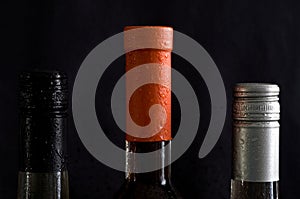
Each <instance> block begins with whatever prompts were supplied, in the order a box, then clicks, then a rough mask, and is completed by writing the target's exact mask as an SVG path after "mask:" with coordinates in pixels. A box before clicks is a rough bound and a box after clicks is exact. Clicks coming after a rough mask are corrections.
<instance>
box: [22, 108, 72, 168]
mask: <svg viewBox="0 0 300 199" xmlns="http://www.w3.org/2000/svg"><path fill="white" fill-rule="evenodd" d="M66 125H67V120H66V114H57V113H34V112H31V113H29V112H24V113H22V114H21V118H20V137H19V144H20V151H19V171H21V172H32V173H47V172H49V173H51V172H60V171H64V170H66V163H65V148H66V146H65V135H66Z"/></svg>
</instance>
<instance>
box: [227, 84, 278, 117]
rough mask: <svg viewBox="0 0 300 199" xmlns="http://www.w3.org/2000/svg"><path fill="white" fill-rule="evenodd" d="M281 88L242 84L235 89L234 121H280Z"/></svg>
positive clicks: (268, 85) (273, 85)
mask: <svg viewBox="0 0 300 199" xmlns="http://www.w3.org/2000/svg"><path fill="white" fill-rule="evenodd" d="M278 95H279V87H278V86H277V85H275V84H265V83H240V84H237V85H236V86H235V89H234V97H235V100H234V103H233V119H234V120H241V121H276V120H279V118H280V116H279V114H280V106H279V102H278V100H279V98H278Z"/></svg>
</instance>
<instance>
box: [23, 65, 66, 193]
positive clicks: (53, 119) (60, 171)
mask: <svg viewBox="0 0 300 199" xmlns="http://www.w3.org/2000/svg"><path fill="white" fill-rule="evenodd" d="M67 100H68V99H67V78H66V75H65V74H64V73H62V72H57V71H32V72H24V73H22V74H21V75H20V94H19V106H20V134H19V143H20V149H19V150H20V151H19V174H18V194H17V198H18V199H68V198H69V189H68V172H67V168H66V161H65V156H66V152H65V147H66V144H65V139H66V125H67V123H66V122H67V121H66V119H67V107H68V101H67Z"/></svg>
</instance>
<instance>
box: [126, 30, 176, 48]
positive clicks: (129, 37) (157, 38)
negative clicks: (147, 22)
mask: <svg viewBox="0 0 300 199" xmlns="http://www.w3.org/2000/svg"><path fill="white" fill-rule="evenodd" d="M124 48H125V51H127V52H129V51H133V50H138V49H146V48H148V49H149V48H151V49H160V50H166V51H171V50H172V49H173V28H171V27H166V26H126V27H125V28H124Z"/></svg>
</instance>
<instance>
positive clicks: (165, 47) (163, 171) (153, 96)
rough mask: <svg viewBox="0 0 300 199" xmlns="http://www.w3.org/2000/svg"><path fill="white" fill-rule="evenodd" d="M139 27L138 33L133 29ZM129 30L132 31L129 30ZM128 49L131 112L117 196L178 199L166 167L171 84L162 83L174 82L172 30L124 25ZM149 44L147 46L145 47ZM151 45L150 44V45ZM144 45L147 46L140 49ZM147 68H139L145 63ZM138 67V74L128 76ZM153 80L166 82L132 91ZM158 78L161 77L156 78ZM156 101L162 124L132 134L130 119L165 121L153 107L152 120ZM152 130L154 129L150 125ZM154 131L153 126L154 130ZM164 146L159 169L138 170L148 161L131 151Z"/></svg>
mask: <svg viewBox="0 0 300 199" xmlns="http://www.w3.org/2000/svg"><path fill="white" fill-rule="evenodd" d="M133 29H139V30H140V31H138V32H133V33H132V32H130V30H133ZM128 30H129V31H128ZM124 34H125V50H126V52H127V53H126V72H127V73H126V93H127V94H126V95H127V96H126V97H127V100H128V102H129V103H128V107H127V108H128V112H127V113H129V115H128V114H127V122H126V131H127V132H126V152H127V153H126V179H125V183H124V184H123V186H122V187H121V190H120V191H119V192H118V193H117V195H116V197H115V198H117V199H122V198H124V199H159V198H161V199H175V198H180V196H179V194H178V193H177V192H176V191H175V189H174V188H173V186H172V183H171V166H170V165H169V166H166V165H167V163H169V162H170V159H171V87H166V86H164V84H163V83H166V82H169V84H170V83H171V50H172V45H173V29H172V28H170V27H157V26H144V27H143V26H130V27H126V28H125V33H124ZM145 45H146V47H145ZM147 45H148V46H147ZM138 48H144V49H138ZM152 63H154V64H156V65H155V66H152V67H151V66H146V67H145V68H146V69H145V70H144V71H143V70H142V69H138V67H139V66H141V65H144V64H152ZM134 69H136V70H137V71H138V72H137V73H135V75H133V76H130V75H127V74H128V72H131V70H134ZM147 76H150V77H151V78H152V79H157V81H161V82H163V83H162V84H159V82H156V83H150V84H144V85H141V86H140V87H138V88H137V89H136V90H135V91H134V92H133V93H131V92H130V91H129V90H130V89H131V87H134V86H135V85H136V84H139V82H140V81H141V79H147ZM157 77H159V78H157ZM155 104H159V105H161V106H162V107H163V108H164V110H165V114H166V118H165V123H164V125H163V127H162V128H161V129H160V131H159V132H157V133H156V134H154V135H148V137H145V135H146V134H149V129H148V130H144V131H142V133H141V134H138V133H137V134H130V132H131V131H134V128H135V127H132V126H134V125H132V124H131V122H130V121H129V120H130V119H131V118H132V120H133V121H134V122H135V123H136V124H138V125H140V126H147V125H149V124H150V123H151V122H154V123H155V121H154V120H156V121H159V120H160V121H163V118H162V114H161V112H160V111H153V110H152V113H151V114H152V117H151V119H150V117H149V114H148V111H149V108H150V107H151V106H153V105H155ZM150 129H151V128H150ZM152 130H153V129H152ZM159 149H161V151H160V153H158V154H157V156H156V157H155V159H154V160H153V161H154V162H155V164H156V165H157V168H159V169H158V170H155V171H150V172H139V173H138V172H135V170H137V168H140V167H142V166H143V164H145V163H144V162H138V161H137V159H136V158H135V155H132V153H133V152H134V153H148V152H152V151H156V150H159Z"/></svg>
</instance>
